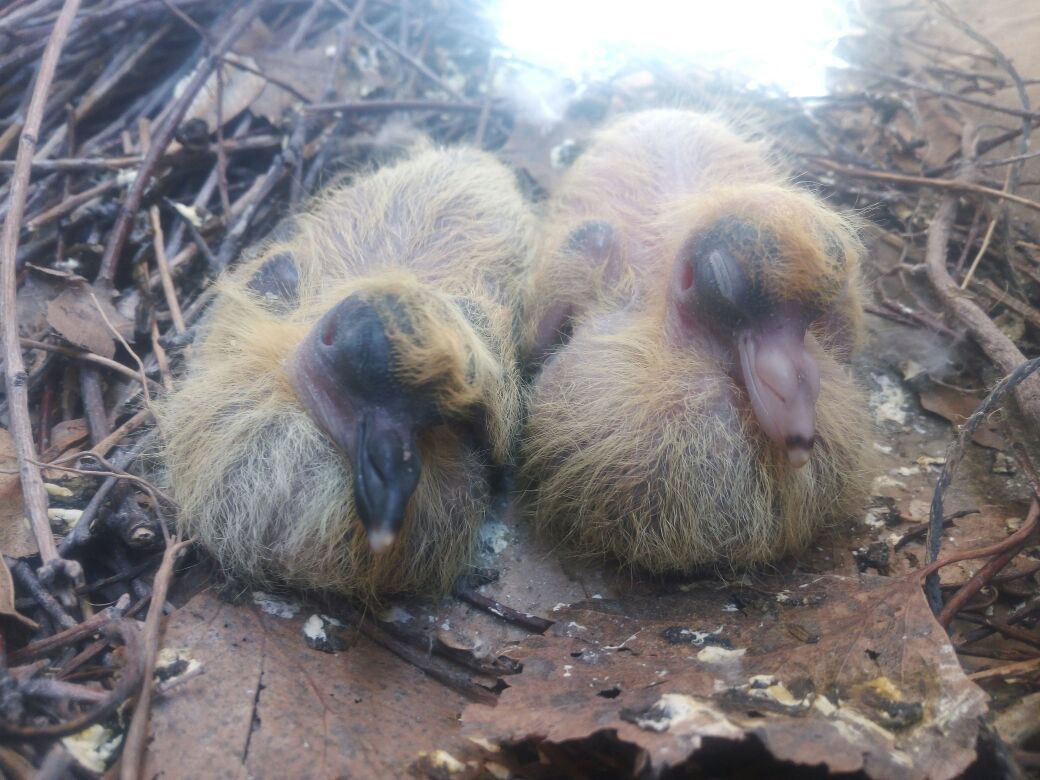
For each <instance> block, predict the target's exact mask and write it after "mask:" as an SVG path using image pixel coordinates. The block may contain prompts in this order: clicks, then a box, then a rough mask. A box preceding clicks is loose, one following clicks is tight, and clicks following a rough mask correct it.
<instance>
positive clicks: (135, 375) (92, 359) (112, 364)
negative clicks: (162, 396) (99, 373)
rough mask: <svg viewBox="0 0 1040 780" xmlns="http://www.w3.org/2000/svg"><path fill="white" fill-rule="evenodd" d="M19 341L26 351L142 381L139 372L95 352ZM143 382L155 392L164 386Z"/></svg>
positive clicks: (44, 343)
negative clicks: (50, 354) (61, 357)
mask: <svg viewBox="0 0 1040 780" xmlns="http://www.w3.org/2000/svg"><path fill="white" fill-rule="evenodd" d="M19 341H20V342H21V345H22V346H23V347H24V348H25V349H42V350H45V351H47V352H54V353H56V354H58V355H65V356H66V357H70V358H75V359H76V360H85V361H87V362H88V363H96V364H97V365H99V366H104V367H105V368H108V369H111V370H112V371H115V372H117V373H119V374H122V375H123V376H125V377H127V378H128V379H133V380H134V381H135V382H141V381H142V379H141V374H140V373H139V372H137V371H134V370H133V369H132V368H130V367H129V366H124V365H123V364H122V363H117V362H116V361H114V360H110V359H109V358H107V357H104V356H102V355H98V354H96V353H94V352H86V351H84V350H82V349H74V348H73V347H65V346H62V345H61V344H48V343H47V342H45V341H36V340H34V339H19ZM143 381H145V382H147V383H148V384H149V385H150V386H151V388H152V389H153V390H162V385H160V384H159V383H158V382H155V381H153V380H151V379H148V377H145V378H144V380H143Z"/></svg>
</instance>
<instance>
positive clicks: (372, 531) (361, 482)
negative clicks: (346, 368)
mask: <svg viewBox="0 0 1040 780" xmlns="http://www.w3.org/2000/svg"><path fill="white" fill-rule="evenodd" d="M381 423H382V424H381ZM354 443H355V446H354V451H353V452H351V453H349V454H350V459H351V461H352V465H353V467H354V504H355V507H356V508H357V512H358V516H359V517H360V518H361V522H362V523H363V524H364V526H365V530H366V531H367V532H368V542H369V544H370V545H371V547H372V550H373V552H377V553H378V552H382V551H383V550H385V549H386V548H388V547H389V546H390V545H391V544H392V543H393V541H394V539H395V538H396V537H397V534H398V532H399V531H400V530H401V526H402V525H403V524H404V517H405V511H406V510H407V508H408V499H409V498H411V495H412V493H414V492H415V488H416V485H418V484H419V474H420V470H421V466H422V464H421V461H420V459H419V449H418V447H417V446H416V442H415V436H414V435H413V434H412V433H410V432H406V431H403V430H402V429H401V428H400V427H398V426H395V425H386V424H385V422H383V421H379V420H377V419H374V418H373V417H369V416H367V415H366V416H364V417H362V418H361V421H360V423H359V424H358V430H357V436H356V437H355V439H354Z"/></svg>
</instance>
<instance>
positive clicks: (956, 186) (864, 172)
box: [809, 155, 1040, 211]
mask: <svg viewBox="0 0 1040 780" xmlns="http://www.w3.org/2000/svg"><path fill="white" fill-rule="evenodd" d="M809 159H811V160H812V161H813V162H814V163H816V164H817V165H820V166H822V167H824V168H826V169H827V170H830V171H834V172H835V173H840V174H843V175H845V176H856V177H859V178H862V179H878V180H879V181H891V182H897V183H900V184H916V185H919V186H922V187H931V188H933V189H937V190H948V191H953V192H970V193H974V194H976V195H987V196H989V197H992V198H1000V199H1002V200H1006V201H1009V202H1010V203H1017V204H1018V205H1019V206H1025V207H1026V208H1029V209H1032V210H1033V211H1040V202H1037V201H1035V200H1030V199H1029V198H1023V197H1021V196H1020V195H1015V194H1013V193H1010V192H1004V191H1003V190H996V189H993V188H992V187H986V186H983V185H982V184H975V183H973V182H968V181H961V180H960V179H930V178H928V177H926V176H911V175H909V174H905V173H890V172H888V171H875V170H872V169H870V168H859V167H856V166H853V165H842V164H841V163H836V162H834V161H833V160H828V159H827V158H826V157H818V156H815V155H809Z"/></svg>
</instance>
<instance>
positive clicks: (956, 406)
mask: <svg viewBox="0 0 1040 780" xmlns="http://www.w3.org/2000/svg"><path fill="white" fill-rule="evenodd" d="M919 399H920V401H921V406H922V407H924V409H926V410H927V411H929V412H931V413H932V414H937V415H939V416H940V417H942V418H944V419H946V420H949V421H950V422H951V423H953V424H954V425H955V426H959V425H961V424H962V423H963V422H964V421H965V420H967V419H968V418H969V417H970V416H971V414H972V412H974V411H975V409H976V408H977V407H978V405H979V404H980V403H982V399H981V398H979V397H978V396H974V395H970V394H968V393H962V392H961V391H959V390H954V389H953V388H950V387H943V386H942V385H931V386H929V387H928V388H927V389H925V390H922V391H921V393H920V395H919ZM972 441H974V442H975V443H976V444H978V445H980V446H982V447H989V448H990V449H993V450H1004V449H1007V440H1006V439H1005V438H1004V433H1003V432H1002V431H1001V429H1000V426H999V425H997V424H996V423H995V422H993V421H992V420H983V421H982V423H981V424H980V425H979V427H978V428H977V429H976V430H975V435H974V436H972Z"/></svg>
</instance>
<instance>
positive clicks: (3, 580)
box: [0, 555, 39, 631]
mask: <svg viewBox="0 0 1040 780" xmlns="http://www.w3.org/2000/svg"><path fill="white" fill-rule="evenodd" d="M12 624H14V626H15V627H16V628H19V629H23V630H24V629H28V630H29V631H36V630H37V629H38V628H39V625H37V623H36V621H35V620H31V619H30V618H27V617H26V616H25V615H23V614H22V613H20V612H19V611H18V610H17V609H15V606H14V580H13V579H11V570H10V569H8V568H7V561H5V560H4V558H3V556H2V555H0V625H8V626H11V625H12Z"/></svg>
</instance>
